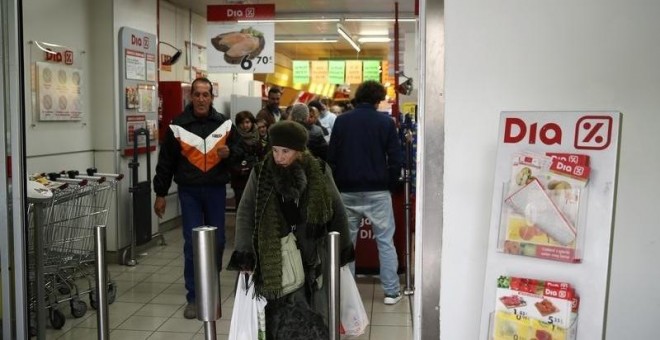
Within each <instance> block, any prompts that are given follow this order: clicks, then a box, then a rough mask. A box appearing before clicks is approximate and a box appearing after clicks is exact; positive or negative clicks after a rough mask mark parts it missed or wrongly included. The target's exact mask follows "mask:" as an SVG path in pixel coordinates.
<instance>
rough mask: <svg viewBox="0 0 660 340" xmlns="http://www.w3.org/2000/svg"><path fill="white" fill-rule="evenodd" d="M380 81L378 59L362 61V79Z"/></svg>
mask: <svg viewBox="0 0 660 340" xmlns="http://www.w3.org/2000/svg"><path fill="white" fill-rule="evenodd" d="M367 80H375V81H378V82H379V81H380V61H378V60H365V61H363V62H362V81H367Z"/></svg>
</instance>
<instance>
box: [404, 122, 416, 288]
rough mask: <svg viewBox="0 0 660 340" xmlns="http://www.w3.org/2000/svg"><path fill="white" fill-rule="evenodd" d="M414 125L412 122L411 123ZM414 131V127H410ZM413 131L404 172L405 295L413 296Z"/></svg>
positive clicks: (407, 148)
mask: <svg viewBox="0 0 660 340" xmlns="http://www.w3.org/2000/svg"><path fill="white" fill-rule="evenodd" d="M410 125H412V122H410ZM409 128H410V129H412V126H409ZM411 172H412V130H408V131H407V133H406V169H405V170H404V175H403V177H404V191H403V192H404V195H405V199H404V202H405V203H404V206H405V208H404V209H405V218H406V223H405V225H406V287H405V288H404V290H403V294H404V295H413V293H414V292H415V291H414V289H413V286H412V274H411V267H412V258H411V256H410V220H411V218H410V216H411V211H412V204H411V203H410V191H411V187H412V176H411Z"/></svg>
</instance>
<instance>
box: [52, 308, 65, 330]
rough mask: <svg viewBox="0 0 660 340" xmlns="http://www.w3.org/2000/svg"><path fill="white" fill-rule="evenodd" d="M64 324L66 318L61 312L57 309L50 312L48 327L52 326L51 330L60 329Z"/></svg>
mask: <svg viewBox="0 0 660 340" xmlns="http://www.w3.org/2000/svg"><path fill="white" fill-rule="evenodd" d="M64 322H66V317H65V316H64V313H62V311H60V310H59V309H51V310H50V325H51V326H53V328H55V329H62V327H63V326H64Z"/></svg>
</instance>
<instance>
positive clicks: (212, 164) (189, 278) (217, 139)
mask: <svg viewBox="0 0 660 340" xmlns="http://www.w3.org/2000/svg"><path fill="white" fill-rule="evenodd" d="M190 94H191V99H192V102H191V103H190V104H189V105H187V106H186V108H185V109H184V111H183V112H182V113H181V115H179V116H178V117H176V118H175V119H174V120H173V121H172V123H171V124H170V126H169V129H168V131H167V134H166V136H165V140H164V141H163V144H161V147H160V152H159V154H158V165H157V166H156V175H155V176H154V180H153V182H154V191H155V192H156V201H155V202H154V211H155V212H156V215H158V217H159V218H162V217H163V214H164V213H165V207H166V201H165V196H167V193H168V191H169V188H170V185H171V184H172V179H174V182H176V183H177V185H178V188H177V191H178V195H179V202H180V203H181V218H182V223H183V228H182V229H183V238H184V244H183V254H184V269H183V273H184V278H185V287H186V290H187V291H188V293H187V295H186V300H187V302H188V305H187V306H186V308H185V309H184V311H183V316H184V317H185V318H186V319H194V318H196V317H197V307H196V305H195V272H194V264H193V251H192V229H193V228H196V227H199V226H202V225H211V226H214V227H217V228H218V230H217V232H216V235H217V250H218V252H217V260H218V266H219V267H218V270H220V267H221V266H222V252H223V251H224V248H225V187H226V185H227V183H228V182H229V178H230V175H229V169H230V163H231V162H232V161H233V160H235V159H240V156H241V155H242V150H241V149H240V147H239V140H240V137H239V135H238V133H237V132H236V130H235V128H234V126H233V124H232V122H231V120H228V119H227V118H225V117H224V116H223V115H222V114H220V113H219V112H218V111H216V110H215V109H214V108H213V106H212V104H213V85H212V84H211V82H210V81H209V80H208V79H206V78H197V79H195V81H193V83H192V86H191V92H190Z"/></svg>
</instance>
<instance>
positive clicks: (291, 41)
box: [275, 39, 337, 44]
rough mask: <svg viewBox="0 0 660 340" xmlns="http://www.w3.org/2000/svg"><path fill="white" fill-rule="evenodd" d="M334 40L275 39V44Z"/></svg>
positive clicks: (314, 42) (333, 41) (333, 40)
mask: <svg viewBox="0 0 660 340" xmlns="http://www.w3.org/2000/svg"><path fill="white" fill-rule="evenodd" d="M336 42H337V39H332V40H328V39H275V43H276V44H324V43H336Z"/></svg>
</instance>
